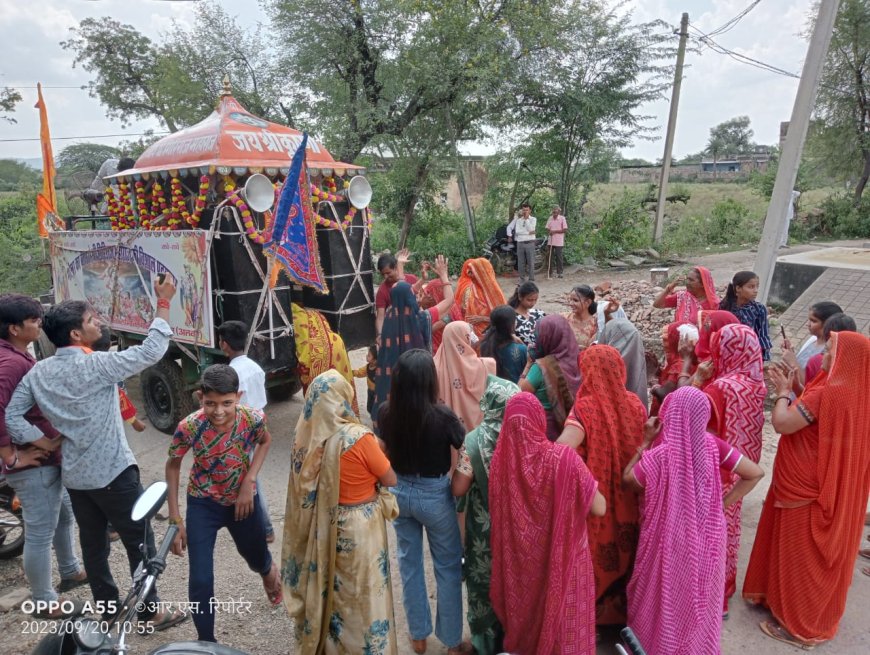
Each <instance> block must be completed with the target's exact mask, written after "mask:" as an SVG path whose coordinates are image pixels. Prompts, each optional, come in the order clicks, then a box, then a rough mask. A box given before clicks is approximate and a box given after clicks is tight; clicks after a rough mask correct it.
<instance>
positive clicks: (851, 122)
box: [808, 0, 870, 204]
mask: <svg viewBox="0 0 870 655" xmlns="http://www.w3.org/2000/svg"><path fill="white" fill-rule="evenodd" d="M815 118H816V120H815V121H814V122H813V125H812V129H811V132H810V139H809V144H808V145H809V148H808V151H809V156H810V157H811V158H813V157H815V158H818V159H819V160H821V161H822V162H823V163H824V165H825V168H826V169H827V172H829V173H830V174H832V175H834V176H835V177H836V178H838V179H840V180H850V181H852V182H853V183H854V187H853V198H854V201H855V203H856V204H857V203H859V202H860V201H861V198H862V195H863V193H864V190H865V189H866V187H867V182H868V180H870V1H868V0H843V1H842V2H841V3H840V10H839V13H838V14H837V20H836V22H835V23H834V33H833V36H832V38H831V45H830V47H829V48H828V56H827V59H826V60H825V68H824V71H823V73H822V80H821V84H820V86H819V92H818V95H817V97H816V106H815Z"/></svg>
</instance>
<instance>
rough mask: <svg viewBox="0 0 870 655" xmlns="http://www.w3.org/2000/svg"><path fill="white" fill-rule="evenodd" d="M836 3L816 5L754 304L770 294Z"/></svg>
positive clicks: (824, 1) (771, 207)
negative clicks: (756, 300)
mask: <svg viewBox="0 0 870 655" xmlns="http://www.w3.org/2000/svg"><path fill="white" fill-rule="evenodd" d="M839 4H840V0H822V1H821V2H820V3H819V15H818V16H817V17H816V24H815V27H814V28H813V36H812V38H811V39H810V47H809V49H808V50H807V58H806V61H805V62H804V69H803V71H802V72H801V81H800V84H798V90H797V96H796V97H795V100H794V107H793V108H792V111H791V121H790V122H789V124H788V134H787V135H786V137H785V144H784V145H783V147H782V154H781V156H780V158H779V168H778V169H777V171H776V181H775V182H774V185H773V195H772V196H771V198H770V204H769V205H768V206H767V217H766V218H765V219H764V232H763V233H762V235H761V243H760V244H759V246H758V256H757V257H756V258H755V272H756V273H757V274H758V280H759V282H760V285H759V286H760V288H759V290H758V302H761V303H765V302H767V296H768V293H769V292H770V281H771V279H772V278H773V269H774V267H775V266H776V254H777V251H778V250H779V243H780V236H781V233H782V228H783V223H784V222H785V220H786V215H787V213H788V206H789V204H790V203H791V201H792V199H791V192H792V190H793V189H794V183H795V180H796V179H797V172H798V166H799V165H800V162H801V153H802V152H803V149H804V140H805V139H806V136H807V128H808V127H809V124H810V115H811V114H812V112H813V105H814V104H815V100H816V91H817V89H818V87H819V78H820V77H821V75H822V68H823V67H824V64H825V56H826V55H827V53H828V46H829V45H830V44H831V35H832V34H833V32H834V20H835V19H836V17H837V8H838V7H839Z"/></svg>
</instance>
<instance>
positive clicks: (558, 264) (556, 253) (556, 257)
mask: <svg viewBox="0 0 870 655" xmlns="http://www.w3.org/2000/svg"><path fill="white" fill-rule="evenodd" d="M563 249H564V246H550V272H551V273H556V274H558V275H562V271H563V269H564V267H565V262H564V261H563V259H562V250H563Z"/></svg>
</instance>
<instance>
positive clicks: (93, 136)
mask: <svg viewBox="0 0 870 655" xmlns="http://www.w3.org/2000/svg"><path fill="white" fill-rule="evenodd" d="M160 134H169V132H122V133H121V134H88V135H84V136H53V137H51V140H52V141H70V140H74V139H108V138H110V137H119V136H158V135H160ZM39 140H40V139H39V138H38V137H34V138H29V139H0V143H22V142H24V141H39Z"/></svg>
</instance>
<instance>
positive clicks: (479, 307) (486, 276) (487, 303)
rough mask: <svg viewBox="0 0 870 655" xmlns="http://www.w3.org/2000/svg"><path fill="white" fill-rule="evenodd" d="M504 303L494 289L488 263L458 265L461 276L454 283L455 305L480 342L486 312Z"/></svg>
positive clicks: (496, 287)
mask: <svg viewBox="0 0 870 655" xmlns="http://www.w3.org/2000/svg"><path fill="white" fill-rule="evenodd" d="M505 302H506V301H505V297H504V291H502V290H501V287H500V286H499V285H498V280H497V279H496V277H495V271H494V270H493V268H492V264H490V263H489V260H486V259H484V258H483V257H478V258H477V259H469V260H467V261H466V262H465V263H464V264H463V265H462V273H461V274H460V276H459V280H458V281H457V283H456V304H457V305H459V307H460V308H461V309H462V315H463V317H464V318H465V322H466V323H468V324H470V325H471V326H472V327H473V328H474V332H475V334H477V336H478V338H483V333H484V332H486V328H488V327H489V314H490V312H492V310H493V309H495V308H496V307H498V306H499V305H504V304H505Z"/></svg>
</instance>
